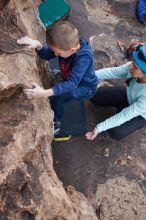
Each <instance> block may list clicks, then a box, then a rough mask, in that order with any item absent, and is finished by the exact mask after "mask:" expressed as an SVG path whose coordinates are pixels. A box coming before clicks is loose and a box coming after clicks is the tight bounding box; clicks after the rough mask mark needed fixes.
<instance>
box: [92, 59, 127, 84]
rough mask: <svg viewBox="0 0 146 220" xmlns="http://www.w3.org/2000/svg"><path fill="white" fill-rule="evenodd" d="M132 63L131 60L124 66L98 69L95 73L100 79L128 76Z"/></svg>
mask: <svg viewBox="0 0 146 220" xmlns="http://www.w3.org/2000/svg"><path fill="white" fill-rule="evenodd" d="M130 64H131V62H128V63H126V64H124V65H122V66H118V67H111V68H105V69H101V70H97V71H95V74H96V76H97V77H98V79H99V80H104V79H122V78H127V74H128V73H129V65H130Z"/></svg>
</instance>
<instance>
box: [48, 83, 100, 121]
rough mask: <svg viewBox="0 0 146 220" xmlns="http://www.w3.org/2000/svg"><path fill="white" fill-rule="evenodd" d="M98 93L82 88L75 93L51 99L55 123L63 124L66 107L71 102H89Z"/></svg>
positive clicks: (94, 90)
mask: <svg viewBox="0 0 146 220" xmlns="http://www.w3.org/2000/svg"><path fill="white" fill-rule="evenodd" d="M95 93H96V89H91V88H87V87H83V86H80V87H78V88H76V89H75V90H74V91H73V92H68V93H64V94H62V95H59V96H52V97H50V104H51V108H52V110H53V111H54V121H55V122H61V121H62V119H63V115H64V110H65V105H66V104H67V102H68V101H71V100H79V101H80V100H89V99H91V98H92V97H93V96H94V95H95Z"/></svg>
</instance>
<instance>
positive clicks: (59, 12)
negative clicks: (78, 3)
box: [38, 0, 71, 29]
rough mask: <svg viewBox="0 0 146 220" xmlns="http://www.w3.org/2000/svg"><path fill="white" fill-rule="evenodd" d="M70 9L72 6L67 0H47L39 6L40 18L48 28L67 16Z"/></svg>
mask: <svg viewBox="0 0 146 220" xmlns="http://www.w3.org/2000/svg"><path fill="white" fill-rule="evenodd" d="M70 10H71V6H70V5H69V4H68V3H67V2H66V1H65V0H47V1H45V2H41V3H40V4H39V6H38V13H39V18H40V20H41V22H42V23H43V25H44V26H45V28H46V29H47V28H49V27H50V26H51V25H52V24H54V23H55V22H56V21H58V20H60V19H62V18H63V17H65V16H66V15H67V14H68V13H69V12H70Z"/></svg>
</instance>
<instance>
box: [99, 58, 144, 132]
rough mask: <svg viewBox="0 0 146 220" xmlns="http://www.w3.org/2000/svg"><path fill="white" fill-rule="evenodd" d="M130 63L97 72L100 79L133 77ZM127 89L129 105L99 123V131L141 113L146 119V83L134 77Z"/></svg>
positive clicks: (117, 124) (115, 125)
mask: <svg viewBox="0 0 146 220" xmlns="http://www.w3.org/2000/svg"><path fill="white" fill-rule="evenodd" d="M129 64H130V62H129V63H127V64H124V65H122V66H119V67H112V68H106V69H101V70H97V71H96V72H95V74H96V76H97V77H98V79H99V80H105V79H123V78H125V79H127V78H130V77H131V74H130V69H129ZM126 90H127V99H128V103H129V106H128V107H126V108H124V109H123V110H122V111H121V112H119V113H117V114H115V115H114V116H112V117H110V118H108V119H107V120H105V121H103V122H101V123H99V124H97V126H96V127H97V129H98V131H99V132H102V131H106V130H108V129H110V128H114V127H117V126H119V125H121V124H123V123H125V122H126V121H129V120H131V119H132V118H135V117H137V116H139V115H141V116H142V117H143V118H145V119H146V83H138V82H137V78H133V79H132V80H131V82H130V85H129V86H127V87H126Z"/></svg>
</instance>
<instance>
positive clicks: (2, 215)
mask: <svg viewBox="0 0 146 220" xmlns="http://www.w3.org/2000/svg"><path fill="white" fill-rule="evenodd" d="M37 3H38V1H32V0H21V1H16V0H10V1H4V0H2V1H1V3H0V10H1V11H0V52H1V54H0V219H1V220H7V219H11V220H24V219H25V220H26V219H27V220H28V219H31V220H34V219H36V220H49V219H50V220H51V219H54V220H57V219H58V220H61V219H66V220H77V219H82V220H86V219H87V220H89V219H91V220H94V219H97V217H96V216H95V213H94V212H93V209H92V208H91V206H90V204H89V202H88V201H87V199H86V198H85V197H84V196H83V195H82V194H80V193H78V192H76V191H75V190H74V189H73V188H71V187H68V188H67V189H66V190H65V189H64V188H63V186H62V183H61V182H60V181H59V179H58V177H57V176H56V173H55V171H54V169H53V165H52V152H51V145H50V144H51V140H52V138H51V137H52V131H53V128H52V127H53V123H52V121H53V113H52V111H51V109H50V106H49V103H48V102H47V100H45V99H44V100H43V99H41V100H27V99H25V97H24V95H23V93H22V89H23V87H24V86H29V85H30V83H31V82H37V83H39V84H40V77H42V75H41V74H40V73H41V70H42V69H43V68H44V67H43V65H42V64H40V62H39V60H38V58H37V57H36V54H35V52H32V51H31V50H30V51H29V50H28V49H27V48H25V47H20V46H18V45H17V44H16V39H17V38H20V37H21V36H24V35H26V34H28V35H29V36H30V37H32V38H36V39H39V40H41V41H43V38H44V32H43V29H42V27H41V26H40V25H39V22H38V19H37V11H36V4H37ZM41 63H42V62H41Z"/></svg>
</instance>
